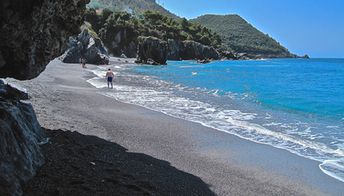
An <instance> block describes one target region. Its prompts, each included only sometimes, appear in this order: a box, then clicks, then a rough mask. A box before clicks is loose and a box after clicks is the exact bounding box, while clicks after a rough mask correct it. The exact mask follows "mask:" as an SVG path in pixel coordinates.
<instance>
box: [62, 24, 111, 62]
mask: <svg viewBox="0 0 344 196" xmlns="http://www.w3.org/2000/svg"><path fill="white" fill-rule="evenodd" d="M87 26H88V25H87V24H85V25H83V27H82V29H83V30H82V32H81V33H80V34H79V35H78V36H77V37H70V38H69V42H68V47H69V48H68V50H67V51H66V52H65V53H64V54H63V55H62V62H64V63H80V59H81V58H83V59H85V60H86V62H87V63H89V64H95V65H101V64H108V63H109V56H108V53H107V50H106V48H105V47H104V45H103V42H102V40H101V39H100V38H99V37H98V35H97V34H96V33H95V32H94V31H93V30H92V29H91V27H87Z"/></svg>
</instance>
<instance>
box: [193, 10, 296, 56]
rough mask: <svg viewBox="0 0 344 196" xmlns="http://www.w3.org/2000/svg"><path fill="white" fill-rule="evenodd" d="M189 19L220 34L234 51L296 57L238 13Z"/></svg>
mask: <svg viewBox="0 0 344 196" xmlns="http://www.w3.org/2000/svg"><path fill="white" fill-rule="evenodd" d="M191 21H192V22H196V23H199V24H201V25H203V26H205V27H207V28H209V29H211V30H213V31H214V32H216V33H217V34H218V35H220V36H221V39H222V43H223V45H224V46H225V47H226V48H229V49H232V50H233V51H234V52H238V53H247V54H249V55H252V56H256V57H262V58H288V57H296V55H294V54H291V53H290V52H289V51H288V49H286V48H285V47H283V46H282V45H281V44H280V43H278V42H277V41H276V40H274V39H273V38H271V37H270V36H269V35H267V34H264V33H262V32H260V31H259V30H257V29H256V28H255V27H253V26H252V25H251V24H249V23H248V22H246V21H245V20H244V19H243V18H241V17H240V16H238V15H204V16H200V17H198V18H196V19H193V20H191Z"/></svg>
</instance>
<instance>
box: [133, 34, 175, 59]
mask: <svg viewBox="0 0 344 196" xmlns="http://www.w3.org/2000/svg"><path fill="white" fill-rule="evenodd" d="M138 43H139V44H138V51H137V61H136V63H142V64H152V65H166V61H167V52H168V51H167V50H168V47H167V42H166V41H163V40H160V39H158V38H155V37H142V36H140V37H139V38H138Z"/></svg>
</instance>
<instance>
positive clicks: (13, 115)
mask: <svg viewBox="0 0 344 196" xmlns="http://www.w3.org/2000/svg"><path fill="white" fill-rule="evenodd" d="M27 98H28V95H27V94H26V93H24V92H21V91H19V90H17V89H15V88H13V87H11V86H9V85H5V84H4V83H3V81H2V80H0V195H21V194H22V188H21V186H22V185H23V183H24V182H26V181H28V180H29V179H30V178H31V177H32V176H33V175H35V173H36V170H37V169H38V168H39V167H40V166H41V165H42V164H43V163H44V158H43V156H42V154H41V151H40V148H39V143H41V142H42V141H43V140H44V135H43V131H42V129H41V126H40V125H39V123H38V121H37V119H36V115H35V112H34V110H33V108H32V106H31V105H30V104H27V103H23V102H21V99H27Z"/></svg>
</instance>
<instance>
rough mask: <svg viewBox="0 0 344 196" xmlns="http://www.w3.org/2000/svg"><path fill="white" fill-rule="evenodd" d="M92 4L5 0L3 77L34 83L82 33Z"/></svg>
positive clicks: (0, 30) (1, 10)
mask: <svg viewBox="0 0 344 196" xmlns="http://www.w3.org/2000/svg"><path fill="white" fill-rule="evenodd" d="M88 2H89V0H59V1H54V0H26V1H20V0H1V2H0V37H1V40H2V41H1V42H0V77H13V78H17V79H21V80H22V79H31V78H34V77H36V76H37V75H38V74H39V73H41V72H42V71H43V70H44V68H45V66H46V65H47V64H48V62H49V61H50V60H51V59H53V58H55V57H57V56H59V55H61V54H62V53H63V51H64V50H65V49H66V48H64V46H65V43H64V42H65V40H66V39H68V37H69V36H71V35H73V34H77V33H78V31H79V30H78V28H76V25H79V24H81V21H82V16H83V12H84V9H85V4H87V3H88Z"/></svg>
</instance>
